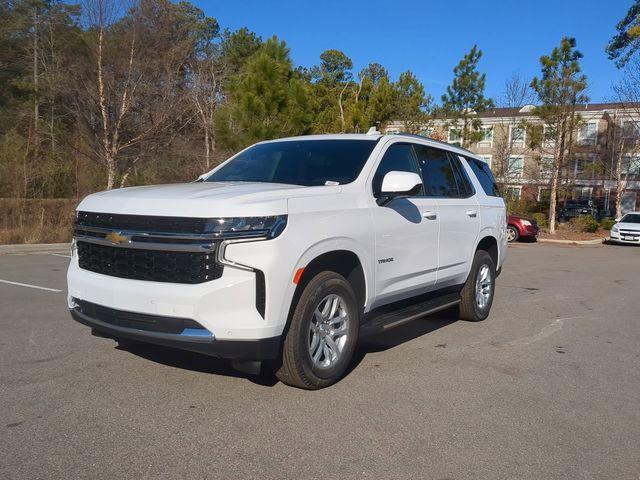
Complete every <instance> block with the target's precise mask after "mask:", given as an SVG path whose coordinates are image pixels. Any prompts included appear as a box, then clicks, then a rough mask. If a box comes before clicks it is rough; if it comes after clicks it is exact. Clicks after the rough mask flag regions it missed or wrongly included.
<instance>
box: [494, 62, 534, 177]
mask: <svg viewBox="0 0 640 480" xmlns="http://www.w3.org/2000/svg"><path fill="white" fill-rule="evenodd" d="M533 98H534V95H533V91H532V89H531V86H530V81H528V80H525V79H524V78H523V77H522V76H520V75H519V74H518V73H514V74H512V75H511V76H510V77H509V78H507V79H506V80H505V83H504V91H503V93H502V95H501V96H500V97H499V105H500V106H501V107H503V108H509V109H513V110H517V109H520V108H522V107H524V106H525V105H529V104H530V103H531V102H532V101H533ZM526 128H527V124H526V122H523V121H522V120H520V119H519V118H518V117H517V116H516V115H513V114H509V115H506V116H504V117H501V118H499V119H498V121H497V122H496V123H495V124H494V127H493V162H492V170H493V171H494V174H495V176H496V180H497V181H498V183H499V184H500V186H501V187H503V186H504V185H507V184H509V183H513V182H518V181H519V179H520V178H519V175H520V174H519V173H518V172H515V171H514V169H513V168H512V167H513V165H512V161H511V159H512V158H513V157H514V154H515V153H516V147H520V148H519V150H518V156H522V157H523V158H524V149H525V148H526V144H525V143H524V141H522V142H520V141H519V140H518V139H517V138H516V136H515V135H513V133H514V132H516V131H522V132H524V131H525V130H526Z"/></svg>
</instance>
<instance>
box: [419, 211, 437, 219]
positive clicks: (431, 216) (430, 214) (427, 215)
mask: <svg viewBox="0 0 640 480" xmlns="http://www.w3.org/2000/svg"><path fill="white" fill-rule="evenodd" d="M422 216H423V217H424V218H426V219H427V220H435V219H436V218H438V214H437V213H436V212H432V211H426V212H422Z"/></svg>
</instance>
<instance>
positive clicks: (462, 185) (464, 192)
mask: <svg viewBox="0 0 640 480" xmlns="http://www.w3.org/2000/svg"><path fill="white" fill-rule="evenodd" d="M449 159H450V160H451V165H452V166H453V175H454V177H455V179H456V183H457V184H458V191H459V192H460V196H461V197H470V196H471V195H473V187H472V186H471V182H470V181H469V177H467V174H466V172H465V171H464V169H463V167H462V164H461V163H460V160H458V159H457V158H456V157H455V155H450V157H449Z"/></svg>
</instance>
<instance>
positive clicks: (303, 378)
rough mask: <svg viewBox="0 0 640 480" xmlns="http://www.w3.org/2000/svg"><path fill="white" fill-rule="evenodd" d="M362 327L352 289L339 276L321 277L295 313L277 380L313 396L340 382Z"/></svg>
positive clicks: (306, 290)
mask: <svg viewBox="0 0 640 480" xmlns="http://www.w3.org/2000/svg"><path fill="white" fill-rule="evenodd" d="M359 325H360V318H359V310H358V303H357V301H356V296H355V293H354V291H353V288H352V287H351V284H350V283H349V282H348V281H347V280H346V279H345V278H344V277H343V276H341V275H339V274H337V273H335V272H328V271H327V272H321V273H319V274H317V275H316V276H315V277H314V278H313V279H311V281H310V282H309V283H308V284H307V285H306V287H304V290H303V292H302V295H301V296H300V299H299V300H298V303H297V305H296V307H295V309H294V311H293V315H292V318H291V323H290V326H289V331H288V332H287V334H286V337H285V340H284V346H283V349H282V364H281V365H279V367H278V368H277V369H276V372H275V373H276V376H277V377H278V379H280V380H281V381H282V382H283V383H286V384H287V385H291V386H294V387H299V388H305V389H308V390H316V389H319V388H323V387H327V386H329V385H331V384H333V383H335V382H337V381H338V380H339V379H340V378H341V377H342V375H344V373H345V371H346V370H347V368H348V367H349V364H350V363H351V358H352V357H353V352H354V349H355V345H356V342H357V339H358V331H359Z"/></svg>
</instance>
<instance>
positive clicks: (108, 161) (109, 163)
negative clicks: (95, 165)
mask: <svg viewBox="0 0 640 480" xmlns="http://www.w3.org/2000/svg"><path fill="white" fill-rule="evenodd" d="M105 165H106V167H107V190H111V189H112V188H113V186H114V185H115V183H116V161H115V158H113V156H112V155H111V154H110V153H107V156H106V158H105Z"/></svg>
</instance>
